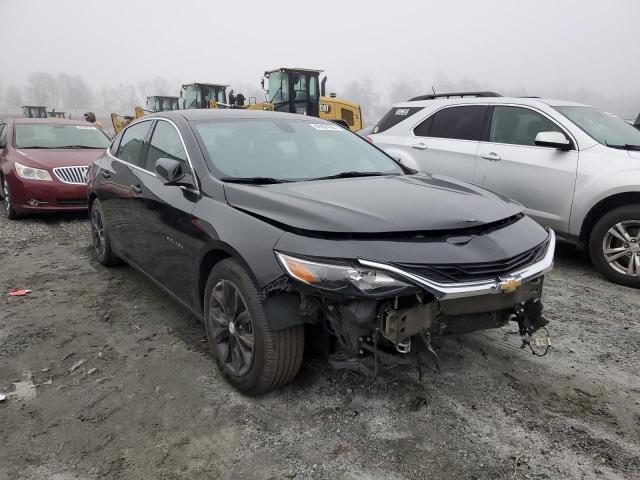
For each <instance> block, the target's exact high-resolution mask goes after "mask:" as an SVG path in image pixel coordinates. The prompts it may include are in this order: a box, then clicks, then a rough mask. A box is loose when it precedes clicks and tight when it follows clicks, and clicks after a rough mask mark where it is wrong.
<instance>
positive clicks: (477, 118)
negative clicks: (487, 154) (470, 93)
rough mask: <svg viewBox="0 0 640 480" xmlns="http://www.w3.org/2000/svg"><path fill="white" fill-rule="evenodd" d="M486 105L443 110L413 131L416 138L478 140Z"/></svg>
mask: <svg viewBox="0 0 640 480" xmlns="http://www.w3.org/2000/svg"><path fill="white" fill-rule="evenodd" d="M487 108H488V107H487V106H486V105H464V106H459V107H449V108H443V109H442V110H439V111H437V112H436V113H434V114H433V115H431V117H429V118H427V119H426V120H425V121H424V122H422V123H421V124H420V125H418V126H417V127H416V128H414V129H413V133H414V135H416V136H418V137H438V138H451V139H455V140H475V141H478V140H480V137H481V135H482V126H483V124H484V118H485V115H486V113H487Z"/></svg>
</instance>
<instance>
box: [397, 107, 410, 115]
mask: <svg viewBox="0 0 640 480" xmlns="http://www.w3.org/2000/svg"><path fill="white" fill-rule="evenodd" d="M407 113H409V109H408V108H398V109H397V110H396V113H395V115H399V116H402V117H404V116H405V115H406V114H407Z"/></svg>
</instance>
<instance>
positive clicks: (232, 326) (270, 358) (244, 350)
mask: <svg viewBox="0 0 640 480" xmlns="http://www.w3.org/2000/svg"><path fill="white" fill-rule="evenodd" d="M204 317H205V326H206V329H207V339H208V342H209V348H210V349H211V352H212V354H213V356H214V358H215V360H216V363H217V364H218V368H219V369H220V372H221V373H222V375H223V376H224V377H225V378H226V379H227V381H228V382H229V383H230V384H231V385H233V386H234V387H235V388H236V389H238V390H239V391H241V392H243V393H246V394H248V395H259V394H261V393H265V392H268V391H271V390H275V389H277V388H280V387H282V386H283V385H286V384H287V383H289V382H291V381H292V380H293V379H294V378H295V376H296V375H297V374H298V371H299V370H300V366H301V365H302V357H303V354H304V326H302V325H295V326H293V327H290V328H286V329H284V330H278V331H272V330H271V329H270V327H269V321H268V319H267V316H266V314H265V312H264V306H263V303H262V299H261V295H260V292H259V290H258V289H257V288H256V286H255V284H254V281H253V278H252V276H251V274H250V273H249V270H248V269H247V267H245V266H244V265H243V264H242V263H240V262H239V261H237V260H235V259H226V260H222V261H221V262H219V263H218V264H216V266H215V267H214V268H213V269H212V270H211V273H210V274H209V279H208V280H207V285H206V288H205V301H204Z"/></svg>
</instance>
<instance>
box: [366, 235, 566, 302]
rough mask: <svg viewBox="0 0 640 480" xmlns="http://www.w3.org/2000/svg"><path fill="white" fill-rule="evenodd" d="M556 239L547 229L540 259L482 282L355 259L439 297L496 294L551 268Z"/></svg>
mask: <svg viewBox="0 0 640 480" xmlns="http://www.w3.org/2000/svg"><path fill="white" fill-rule="evenodd" d="M555 239H556V238H555V233H554V231H553V230H552V229H549V239H548V247H547V251H546V253H545V254H544V256H543V258H542V259H540V260H538V261H537V262H535V263H533V264H531V265H528V266H526V267H524V268H522V269H520V270H516V271H514V272H510V273H509V274H508V275H504V276H502V277H500V278H497V279H489V280H482V281H471V282H458V283H440V282H436V281H434V280H430V279H429V278H425V277H423V276H420V275H416V274H415V273H412V272H409V271H407V270H404V269H402V268H399V267H396V266H393V265H388V264H386V263H380V262H374V261H371V260H365V259H358V262H359V263H360V264H362V265H364V266H366V267H371V268H376V269H378V270H384V271H386V272H390V273H393V274H394V275H397V276H399V277H401V278H404V279H406V280H410V281H412V282H414V283H415V284H417V285H419V286H420V287H422V288H424V289H425V290H426V291H428V292H429V293H431V294H432V295H433V296H434V297H435V298H437V299H439V300H444V299H452V298H460V297H471V296H476V295H486V294H497V293H505V292H510V291H515V290H516V289H517V288H518V287H519V286H520V285H522V284H523V283H526V282H528V281H530V280H533V279H535V278H537V277H539V276H541V275H544V274H545V273H546V272H548V271H549V270H551V269H552V268H553V257H554V254H555Z"/></svg>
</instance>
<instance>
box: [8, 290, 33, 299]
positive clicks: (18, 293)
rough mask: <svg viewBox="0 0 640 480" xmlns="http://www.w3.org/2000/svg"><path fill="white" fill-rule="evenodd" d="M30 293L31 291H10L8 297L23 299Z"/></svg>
mask: <svg viewBox="0 0 640 480" xmlns="http://www.w3.org/2000/svg"><path fill="white" fill-rule="evenodd" d="M30 293H31V290H18V289H16V290H11V291H10V292H9V295H11V296H12V297H24V296H25V295H28V294H30Z"/></svg>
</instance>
